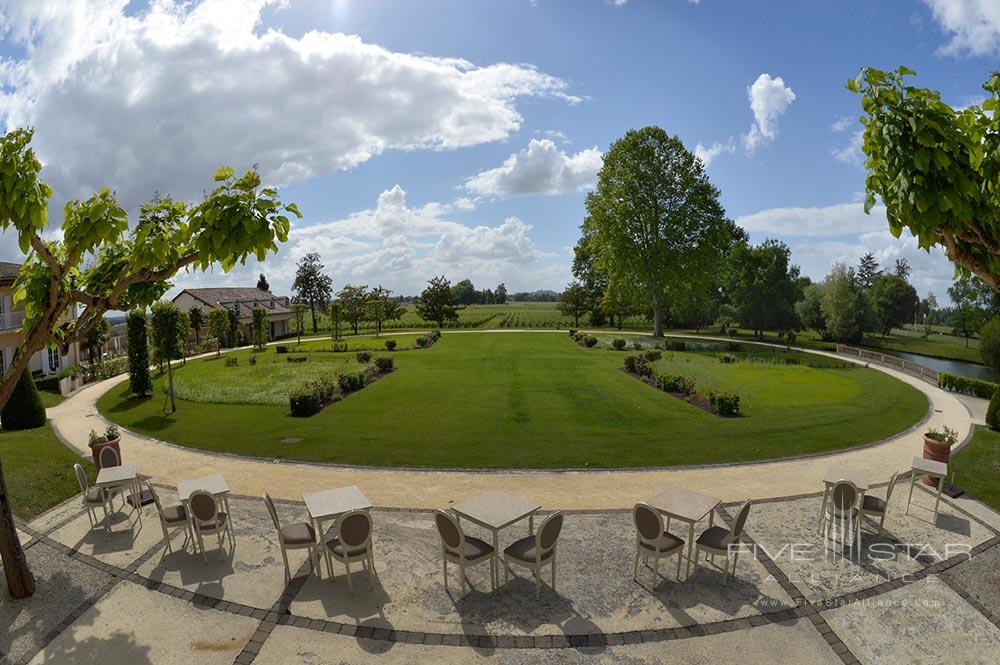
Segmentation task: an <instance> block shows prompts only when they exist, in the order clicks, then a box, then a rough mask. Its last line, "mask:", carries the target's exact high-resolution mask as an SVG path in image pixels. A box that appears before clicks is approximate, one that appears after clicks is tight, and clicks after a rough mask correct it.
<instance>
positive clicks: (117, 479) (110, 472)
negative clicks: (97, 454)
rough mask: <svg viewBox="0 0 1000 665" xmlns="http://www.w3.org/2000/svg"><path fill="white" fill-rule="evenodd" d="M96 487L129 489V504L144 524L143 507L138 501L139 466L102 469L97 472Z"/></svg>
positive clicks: (127, 465)
mask: <svg viewBox="0 0 1000 665" xmlns="http://www.w3.org/2000/svg"><path fill="white" fill-rule="evenodd" d="M94 485H96V486H97V487H102V488H104V489H105V490H113V489H121V488H128V492H129V495H130V497H131V499H132V500H131V501H130V502H129V504H130V505H131V506H132V509H133V510H135V511H136V512H137V513H138V515H139V518H138V521H139V522H140V523H141V522H142V507H141V505H140V503H139V501H138V499H137V496H138V492H139V465H138V464H119V465H118V466H106V467H102V468H101V470H100V471H98V472H97V479H96V480H95V481H94Z"/></svg>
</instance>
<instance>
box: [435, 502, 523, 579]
mask: <svg viewBox="0 0 1000 665" xmlns="http://www.w3.org/2000/svg"><path fill="white" fill-rule="evenodd" d="M540 509H541V506H539V505H538V504H537V503H532V502H531V501H526V500H525V499H522V498H520V497H517V496H513V495H511V494H507V493H506V492H499V491H493V492H486V493H485V494H480V495H479V496H475V497H472V498H471V499H468V500H466V501H463V502H461V503H459V504H457V505H454V506H452V507H451V510H452V512H453V513H455V515H457V516H458V517H459V518H462V517H464V518H465V519H467V520H469V521H470V522H472V523H473V524H477V525H479V526H481V527H483V528H484V529H488V530H489V531H490V532H491V533H492V534H493V559H494V561H495V563H496V565H494V566H493V579H492V580H490V581H491V583H492V588H493V589H496V588H497V586H498V585H499V584H500V565H499V562H500V554H499V553H500V531H501V529H504V528H506V527H508V526H510V525H511V524H514V523H516V522H520V521H521V520H523V519H524V518H525V517H527V518H528V535H531V534H532V533H534V532H535V513H537V512H538V511H539V510H540Z"/></svg>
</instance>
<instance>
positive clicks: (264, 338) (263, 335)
mask: <svg viewBox="0 0 1000 665" xmlns="http://www.w3.org/2000/svg"><path fill="white" fill-rule="evenodd" d="M250 326H251V330H252V331H253V344H254V346H256V347H257V348H258V349H263V348H264V345H265V344H267V342H268V334H267V310H265V309H264V308H263V307H261V306H260V305H255V306H254V308H253V319H252V321H251V324H250Z"/></svg>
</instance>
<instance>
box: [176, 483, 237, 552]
mask: <svg viewBox="0 0 1000 665" xmlns="http://www.w3.org/2000/svg"><path fill="white" fill-rule="evenodd" d="M199 490H200V491H204V492H208V493H209V494H211V495H212V496H214V497H215V498H216V499H222V505H223V506H225V509H226V516H227V518H228V519H226V525H227V526H228V530H229V536H230V538H233V542H235V538H236V536H235V535H234V534H233V514H232V512H230V510H229V485H227V484H226V479H225V478H223V477H222V474H221V473H213V474H212V475H210V476H202V477H201V478H194V479H192V480H182V481H181V482H179V483H177V498H179V499H180V501H181V503H182V504H184V509H185V510H186V511H187V514H188V518H189V519H190V520H191V522H192V524H191V528H192V529H194V515H192V514H191V506H189V505H188V500H189V499H190V498H191V493H192V492H196V491H199Z"/></svg>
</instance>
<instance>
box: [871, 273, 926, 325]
mask: <svg viewBox="0 0 1000 665" xmlns="http://www.w3.org/2000/svg"><path fill="white" fill-rule="evenodd" d="M868 299H869V302H870V304H871V311H872V318H873V319H874V322H875V326H876V327H877V329H878V331H879V332H881V333H882V337H885V336H887V335H888V334H889V333H890V332H892V329H893V328H896V327H899V326H901V325H903V324H904V323H907V322H909V321H913V315H914V314H915V313H916V311H917V307H919V306H920V297H919V296H918V295H917V290H916V289H915V288H913V286H911V285H910V283H909V282H907V281H906V279H905V278H904V277H901V276H900V275H898V274H896V273H888V274H885V273H883V274H881V275H879V276H878V277H876V278H875V281H874V282H873V283H872V286H871V289H870V290H869V292H868Z"/></svg>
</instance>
